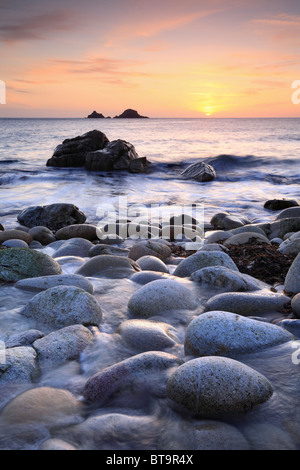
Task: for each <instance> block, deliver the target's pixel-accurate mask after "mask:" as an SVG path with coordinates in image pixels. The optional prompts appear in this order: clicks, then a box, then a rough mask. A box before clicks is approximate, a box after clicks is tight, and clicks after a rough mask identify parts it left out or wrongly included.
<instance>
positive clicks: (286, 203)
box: [264, 199, 300, 211]
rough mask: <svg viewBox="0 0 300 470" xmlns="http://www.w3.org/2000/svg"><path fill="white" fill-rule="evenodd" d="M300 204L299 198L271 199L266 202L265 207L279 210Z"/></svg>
mask: <svg viewBox="0 0 300 470" xmlns="http://www.w3.org/2000/svg"><path fill="white" fill-rule="evenodd" d="M299 205H300V203H299V201H298V200H297V199H269V200H268V201H266V202H265V204H264V208H265V209H269V210H272V211H279V210H283V209H287V208H288V207H295V206H299Z"/></svg>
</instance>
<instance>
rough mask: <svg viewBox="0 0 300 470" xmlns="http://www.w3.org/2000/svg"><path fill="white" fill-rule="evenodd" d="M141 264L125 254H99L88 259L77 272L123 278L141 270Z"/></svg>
mask: <svg viewBox="0 0 300 470" xmlns="http://www.w3.org/2000/svg"><path fill="white" fill-rule="evenodd" d="M140 270H141V268H140V267H139V265H138V264H137V263H136V262H135V261H133V260H131V259H129V258H126V257H125V256H117V255H98V256H94V257H93V258H91V259H89V260H88V261H86V262H85V263H84V264H83V265H82V266H80V267H79V268H78V269H77V270H76V271H75V274H80V275H81V276H87V277H111V278H122V277H127V276H130V275H131V274H134V273H135V272H137V271H140Z"/></svg>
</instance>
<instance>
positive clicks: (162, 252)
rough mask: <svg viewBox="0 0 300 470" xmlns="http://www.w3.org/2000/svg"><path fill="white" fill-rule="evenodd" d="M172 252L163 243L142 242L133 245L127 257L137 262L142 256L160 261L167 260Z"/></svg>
mask: <svg viewBox="0 0 300 470" xmlns="http://www.w3.org/2000/svg"><path fill="white" fill-rule="evenodd" d="M171 253H172V251H171V248H170V247H169V246H168V245H165V244H163V243H158V242H155V241H152V240H143V241H141V242H138V243H135V244H134V245H133V246H132V248H131V249H130V251H129V254H128V257H129V258H130V259H133V260H134V261H137V260H138V259H139V258H141V257H142V256H146V255H150V256H156V257H157V258H159V259H161V260H162V261H164V260H166V259H167V258H169V256H170V255H171Z"/></svg>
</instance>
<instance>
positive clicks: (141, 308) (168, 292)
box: [128, 279, 197, 318]
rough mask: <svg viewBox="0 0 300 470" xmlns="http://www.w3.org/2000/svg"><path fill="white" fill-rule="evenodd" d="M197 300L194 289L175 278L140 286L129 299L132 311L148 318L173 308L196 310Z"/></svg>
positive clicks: (136, 314) (129, 306)
mask: <svg viewBox="0 0 300 470" xmlns="http://www.w3.org/2000/svg"><path fill="white" fill-rule="evenodd" d="M196 307H197V302H196V298H195V296H194V294H193V293H192V291H191V290H190V289H189V288H188V287H186V286H185V285H183V284H181V283H180V282H178V281H174V280H173V279H159V280H157V281H152V282H149V283H148V284H146V285H144V286H143V287H140V288H139V289H138V290H137V291H136V292H135V293H134V294H133V295H132V296H131V298H130V299H129V302H128V308H129V310H130V312H131V313H132V314H133V315H135V316H139V317H143V318H148V317H151V316H153V315H159V314H161V313H163V312H169V311H172V310H194V309H195V308H196Z"/></svg>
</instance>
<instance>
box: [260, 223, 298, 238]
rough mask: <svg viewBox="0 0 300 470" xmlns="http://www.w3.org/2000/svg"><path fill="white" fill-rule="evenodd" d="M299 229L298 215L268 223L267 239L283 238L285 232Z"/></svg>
mask: <svg viewBox="0 0 300 470" xmlns="http://www.w3.org/2000/svg"><path fill="white" fill-rule="evenodd" d="M298 231H300V217H288V218H285V219H279V220H275V221H274V222H271V223H270V234H269V235H268V237H269V239H270V240H272V238H282V239H283V238H284V235H285V234H286V233H290V232H298Z"/></svg>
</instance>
